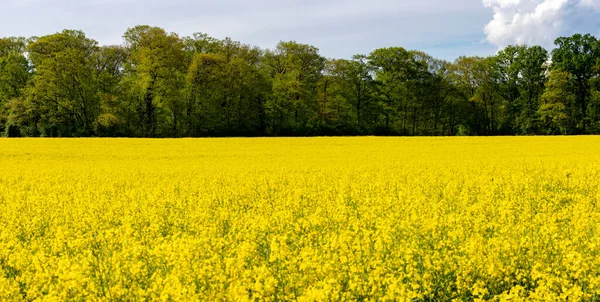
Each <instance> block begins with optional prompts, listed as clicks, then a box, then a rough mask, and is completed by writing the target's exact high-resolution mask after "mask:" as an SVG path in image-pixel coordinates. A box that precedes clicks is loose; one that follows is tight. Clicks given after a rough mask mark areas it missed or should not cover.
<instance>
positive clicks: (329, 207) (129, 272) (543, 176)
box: [0, 137, 600, 301]
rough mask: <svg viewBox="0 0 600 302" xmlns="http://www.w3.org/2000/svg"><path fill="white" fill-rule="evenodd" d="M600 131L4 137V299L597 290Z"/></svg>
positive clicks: (566, 294) (310, 297)
mask: <svg viewBox="0 0 600 302" xmlns="http://www.w3.org/2000/svg"><path fill="white" fill-rule="evenodd" d="M599 179H600V138H596V137H577V138H533V137H532V138H311V139H304V138H294V139H292V138H289V139H284V138H281V139H272V138H271V139H204V140H191V139H190V140H125V139H89V140H76V139H64V140H63V139H60V140H43V139H23V140H2V141H0V300H27V301H29V300H38V299H41V300H46V299H47V300H123V301H132V300H165V301H175V300H206V301H256V300H260V301H282V300H299V301H331V300H363V301H403V300H404V301H428V300H437V301H448V300H457V301H464V300H468V301H480V300H506V299H512V300H517V301H518V300H534V301H555V300H575V301H579V300H593V299H598V298H599V297H600V296H599V295H600V223H598V222H599V221H600V200H599V199H600V186H599V185H600V182H599Z"/></svg>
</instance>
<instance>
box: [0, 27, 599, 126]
mask: <svg viewBox="0 0 600 302" xmlns="http://www.w3.org/2000/svg"><path fill="white" fill-rule="evenodd" d="M123 38H124V43H123V45H120V46H99V45H98V43H97V42H96V41H94V40H92V39H90V38H88V37H86V36H85V34H84V33H83V32H81V31H73V30H65V31H63V32H61V33H56V34H53V35H48V36H44V37H34V38H30V39H25V38H3V39H0V133H3V134H4V135H6V136H134V137H183V136H185V137H199V136H232V135H238V136H239V135H241V136H264V135H268V136H271V135H274V136H277V135H357V134H377V135H383V134H391V135H514V134H591V133H594V134H597V133H600V78H599V76H598V75H599V74H600V41H598V40H597V39H596V38H595V37H594V36H592V35H589V34H588V35H579V34H577V35H574V36H572V37H561V38H558V39H557V40H556V49H554V50H553V51H552V52H551V53H548V51H547V50H545V49H543V48H542V47H539V46H525V45H516V46H508V47H506V48H505V49H503V50H501V51H500V52H498V54H497V55H495V56H491V57H486V58H483V57H460V58H459V59H457V60H456V61H455V62H453V63H451V62H447V61H444V60H438V59H435V58H432V57H431V56H429V55H427V54H426V53H423V52H419V51H409V50H406V49H404V48H401V47H389V48H381V49H376V50H374V51H373V52H372V53H371V54H369V55H356V56H354V57H353V58H351V59H326V58H324V57H322V56H321V55H320V54H319V51H318V49H317V48H315V47H314V46H310V45H305V44H299V43H296V42H281V43H279V44H278V45H277V46H276V47H275V49H268V50H263V49H260V48H258V47H253V46H249V45H245V44H242V43H240V42H236V41H232V40H231V39H225V40H218V39H215V38H212V37H209V36H208V35H206V34H194V35H193V36H191V37H184V38H181V37H179V36H178V35H177V34H174V33H168V32H165V31H164V30H163V29H161V28H157V27H150V26H137V27H134V28H131V29H129V30H128V31H127V32H126V33H125V34H124V36H123Z"/></svg>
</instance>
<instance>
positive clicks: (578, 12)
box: [483, 0, 600, 48]
mask: <svg viewBox="0 0 600 302" xmlns="http://www.w3.org/2000/svg"><path fill="white" fill-rule="evenodd" d="M483 4H484V5H485V6H486V7H491V8H492V9H493V11H494V17H493V19H492V21H490V22H489V23H488V24H487V25H486V26H485V34H486V36H487V40H488V41H489V42H490V43H492V44H494V45H496V46H498V47H500V48H502V47H504V46H506V45H509V44H535V45H542V46H544V47H551V46H552V43H553V41H554V40H555V39H556V38H557V37H559V36H563V35H571V34H574V33H592V34H597V33H598V32H599V30H598V28H599V25H598V23H596V22H597V20H598V17H600V0H483Z"/></svg>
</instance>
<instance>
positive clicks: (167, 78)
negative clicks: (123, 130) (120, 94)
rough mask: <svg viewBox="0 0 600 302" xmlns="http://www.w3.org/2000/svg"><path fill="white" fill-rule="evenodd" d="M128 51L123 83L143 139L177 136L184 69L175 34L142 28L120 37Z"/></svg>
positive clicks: (180, 113) (183, 58)
mask: <svg viewBox="0 0 600 302" xmlns="http://www.w3.org/2000/svg"><path fill="white" fill-rule="evenodd" d="M123 38H124V39H125V42H126V46H127V48H128V51H129V56H128V60H127V62H126V64H125V77H126V78H125V80H126V81H127V82H128V88H129V98H130V100H131V101H132V102H133V103H134V104H136V105H137V106H136V107H137V112H138V115H139V123H140V127H141V130H142V131H141V134H142V135H143V136H150V137H152V136H157V135H160V136H178V135H180V133H179V130H180V129H179V125H180V123H182V121H181V120H182V118H183V114H184V112H183V111H184V106H183V104H182V102H183V101H182V100H183V97H182V93H183V88H184V85H185V69H186V65H187V60H186V53H185V50H184V44H183V41H182V40H181V39H180V38H179V36H178V35H177V34H174V33H167V32H166V31H165V30H164V29H162V28H158V27H150V26H146V25H142V26H136V27H134V28H130V29H129V30H128V31H127V32H126V33H125V35H124V36H123Z"/></svg>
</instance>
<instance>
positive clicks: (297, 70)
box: [265, 42, 325, 134]
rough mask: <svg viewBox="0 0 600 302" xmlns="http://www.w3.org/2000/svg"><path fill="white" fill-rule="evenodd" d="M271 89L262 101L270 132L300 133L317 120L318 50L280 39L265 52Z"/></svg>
mask: <svg viewBox="0 0 600 302" xmlns="http://www.w3.org/2000/svg"><path fill="white" fill-rule="evenodd" d="M265 64H266V66H267V69H268V73H269V74H270V76H271V81H272V87H273V88H272V89H273V93H272V94H271V96H270V97H269V99H268V100H267V102H266V104H265V108H266V111H267V113H268V119H269V124H270V125H269V126H270V127H269V128H270V129H269V131H270V132H271V133H273V134H278V133H282V132H283V133H285V132H292V133H302V132H306V131H309V129H311V128H313V127H314V126H315V124H316V122H317V120H318V118H317V117H318V114H317V110H318V109H317V107H318V104H317V102H316V95H317V82H318V81H319V79H320V78H321V76H322V74H321V71H322V70H323V68H324V64H325V59H324V58H323V57H321V55H319V50H318V49H317V48H316V47H314V46H310V45H306V44H299V43H296V42H280V43H279V44H278V45H277V47H276V48H275V49H274V50H272V51H267V52H266V53H265Z"/></svg>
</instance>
